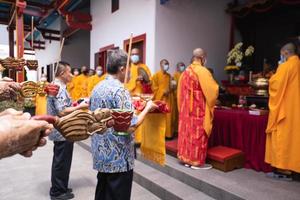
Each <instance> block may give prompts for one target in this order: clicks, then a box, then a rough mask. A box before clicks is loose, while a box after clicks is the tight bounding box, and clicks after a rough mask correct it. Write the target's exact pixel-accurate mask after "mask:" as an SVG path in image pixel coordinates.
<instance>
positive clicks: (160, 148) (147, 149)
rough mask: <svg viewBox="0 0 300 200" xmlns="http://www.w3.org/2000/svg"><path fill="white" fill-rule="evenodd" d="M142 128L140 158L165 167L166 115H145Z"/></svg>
mask: <svg viewBox="0 0 300 200" xmlns="http://www.w3.org/2000/svg"><path fill="white" fill-rule="evenodd" d="M143 124H144V125H143V126H142V134H143V135H142V142H141V152H142V156H143V157H144V158H146V159H148V160H151V161H153V162H155V163H157V164H160V165H165V159H166V145H165V132H166V115H165V114H163V113H149V114H147V116H146V118H145V120H144V122H143Z"/></svg>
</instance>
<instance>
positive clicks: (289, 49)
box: [281, 43, 297, 55]
mask: <svg viewBox="0 0 300 200" xmlns="http://www.w3.org/2000/svg"><path fill="white" fill-rule="evenodd" d="M281 51H286V52H287V53H289V54H291V55H294V54H296V52H297V47H296V45H294V44H293V43H287V44H285V45H284V46H283V47H282V48H281Z"/></svg>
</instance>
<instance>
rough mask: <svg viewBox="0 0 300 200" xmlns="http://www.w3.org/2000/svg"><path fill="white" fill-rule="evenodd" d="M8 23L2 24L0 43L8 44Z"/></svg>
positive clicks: (0, 27) (0, 26)
mask: <svg viewBox="0 0 300 200" xmlns="http://www.w3.org/2000/svg"><path fill="white" fill-rule="evenodd" d="M6 27H7V26H6V25H0V35H1V37H0V44H3V45H8V31H7V29H6Z"/></svg>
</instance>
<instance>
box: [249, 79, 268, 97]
mask: <svg viewBox="0 0 300 200" xmlns="http://www.w3.org/2000/svg"><path fill="white" fill-rule="evenodd" d="M249 84H250V85H251V87H252V88H253V89H254V91H255V94H256V95H258V96H268V88H269V80H268V79H266V78H257V79H255V80H253V81H252V82H250V83H249Z"/></svg>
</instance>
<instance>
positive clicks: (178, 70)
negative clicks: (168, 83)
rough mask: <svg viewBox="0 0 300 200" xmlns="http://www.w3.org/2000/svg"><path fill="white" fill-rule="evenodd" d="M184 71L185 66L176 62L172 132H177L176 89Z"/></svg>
mask: <svg viewBox="0 0 300 200" xmlns="http://www.w3.org/2000/svg"><path fill="white" fill-rule="evenodd" d="M184 70H185V64H184V63H183V62H178V63H177V65H176V71H175V73H174V75H173V80H174V83H176V86H175V87H174V89H173V100H172V108H173V111H172V125H173V127H174V131H175V132H177V131H178V109H177V89H178V82H179V79H180V76H181V74H182V73H183V72H184Z"/></svg>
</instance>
